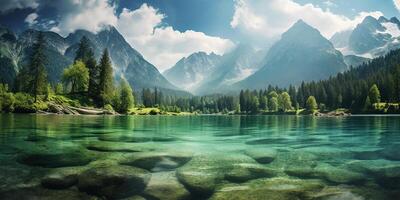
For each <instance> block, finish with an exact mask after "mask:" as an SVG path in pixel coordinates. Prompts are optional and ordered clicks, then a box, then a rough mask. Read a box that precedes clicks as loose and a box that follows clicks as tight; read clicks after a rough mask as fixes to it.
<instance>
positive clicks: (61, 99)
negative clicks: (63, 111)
mask: <svg viewBox="0 0 400 200" xmlns="http://www.w3.org/2000/svg"><path fill="white" fill-rule="evenodd" d="M49 101H52V102H55V103H57V104H60V105H64V106H74V107H79V106H81V104H80V103H79V101H78V100H72V99H70V98H67V97H65V96H62V95H54V96H51V97H50V98H49Z"/></svg>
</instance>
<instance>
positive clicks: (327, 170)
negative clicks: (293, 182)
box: [285, 163, 366, 184]
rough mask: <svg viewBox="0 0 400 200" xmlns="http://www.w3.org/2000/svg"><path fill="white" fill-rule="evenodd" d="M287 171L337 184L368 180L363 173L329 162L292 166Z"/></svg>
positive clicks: (290, 173) (302, 176)
mask: <svg viewBox="0 0 400 200" xmlns="http://www.w3.org/2000/svg"><path fill="white" fill-rule="evenodd" d="M285 173H286V174H288V175H290V176H295V177H299V178H320V179H325V180H327V181H329V182H333V183H337V184H358V183H362V182H364V181H365V180H366V178H365V177H364V175H363V174H361V173H357V172H353V171H350V170H348V169H346V168H342V167H334V166H332V165H330V164H327V163H319V164H318V165H317V166H316V167H312V166H292V167H289V168H287V169H285Z"/></svg>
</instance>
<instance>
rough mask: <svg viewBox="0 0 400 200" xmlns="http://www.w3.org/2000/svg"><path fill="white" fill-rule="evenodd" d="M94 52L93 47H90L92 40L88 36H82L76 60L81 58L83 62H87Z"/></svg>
mask: <svg viewBox="0 0 400 200" xmlns="http://www.w3.org/2000/svg"><path fill="white" fill-rule="evenodd" d="M92 53H93V51H92V49H91V48H90V41H89V39H88V38H87V37H86V36H83V37H82V38H81V41H80V42H79V47H78V50H77V51H76V54H75V60H74V61H75V62H76V61H78V60H81V61H82V62H86V61H88V60H89V58H90V56H92V55H91V54H92Z"/></svg>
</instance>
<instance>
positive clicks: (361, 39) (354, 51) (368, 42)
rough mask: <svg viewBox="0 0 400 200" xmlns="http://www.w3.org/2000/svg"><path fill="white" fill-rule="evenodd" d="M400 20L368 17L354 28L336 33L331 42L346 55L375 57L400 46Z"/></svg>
mask: <svg viewBox="0 0 400 200" xmlns="http://www.w3.org/2000/svg"><path fill="white" fill-rule="evenodd" d="M399 39H400V21H399V20H398V19H397V18H395V17H393V18H391V19H387V18H385V17H383V16H381V17H380V18H379V19H376V18H374V17H372V16H368V17H366V18H365V19H364V20H363V21H362V23H360V24H358V25H357V27H356V28H355V29H354V30H348V31H345V32H340V33H336V34H335V35H334V36H332V38H331V42H332V43H333V44H334V46H335V47H336V48H338V50H340V51H341V52H342V53H343V54H344V55H356V56H361V57H366V58H374V57H378V56H382V55H385V54H386V53H388V52H389V51H391V50H394V49H398V48H400V41H399Z"/></svg>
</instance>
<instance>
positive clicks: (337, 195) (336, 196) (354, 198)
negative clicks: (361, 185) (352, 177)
mask: <svg viewBox="0 0 400 200" xmlns="http://www.w3.org/2000/svg"><path fill="white" fill-rule="evenodd" d="M308 198H309V199H315V200H364V199H365V198H364V197H362V196H360V195H358V194H355V193H354V192H352V191H351V189H349V188H346V187H325V188H324V189H323V190H321V191H319V192H317V193H312V194H309V195H308Z"/></svg>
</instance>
